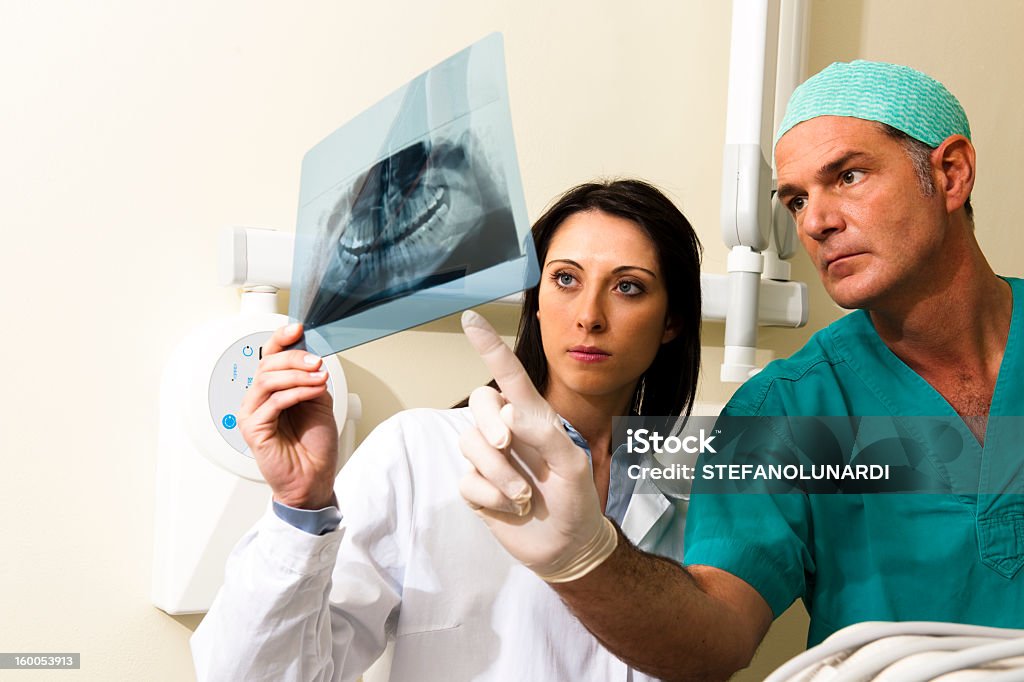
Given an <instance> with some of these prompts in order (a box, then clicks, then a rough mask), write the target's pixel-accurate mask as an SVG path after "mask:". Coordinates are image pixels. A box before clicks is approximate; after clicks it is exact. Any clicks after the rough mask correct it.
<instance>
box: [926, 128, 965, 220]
mask: <svg viewBox="0 0 1024 682" xmlns="http://www.w3.org/2000/svg"><path fill="white" fill-rule="evenodd" d="M974 162H975V153H974V145H972V144H971V141H970V140H968V139H967V138H966V137H964V136H963V135H950V136H949V137H947V138H946V139H945V140H943V141H942V144H940V145H939V146H938V147H936V148H935V151H933V152H932V165H933V167H935V170H936V171H938V172H939V188H940V189H941V190H942V191H943V194H944V196H945V197H946V212H947V213H954V212H956V211H957V210H959V209H960V208H962V207H963V205H964V204H965V203H966V202H967V200H968V199H969V198H970V196H971V191H972V190H973V189H974Z"/></svg>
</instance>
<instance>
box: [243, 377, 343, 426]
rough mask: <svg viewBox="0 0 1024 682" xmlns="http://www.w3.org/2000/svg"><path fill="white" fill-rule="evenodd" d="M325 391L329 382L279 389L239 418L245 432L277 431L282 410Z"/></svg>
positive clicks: (311, 398)
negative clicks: (284, 389)
mask: <svg viewBox="0 0 1024 682" xmlns="http://www.w3.org/2000/svg"><path fill="white" fill-rule="evenodd" d="M325 393H327V384H321V385H319V386H296V387H295V388H290V389H288V390H286V391H277V392H276V393H273V394H271V395H270V397H269V398H267V400H265V401H264V402H263V403H262V404H261V405H260V406H259V407H257V408H256V409H255V410H253V411H252V412H251V413H249V414H247V415H243V416H242V417H240V418H239V421H240V423H241V425H242V429H243V433H245V432H256V431H260V430H266V431H267V432H268V433H277V422H278V419H279V418H280V416H281V413H282V412H284V411H285V410H287V409H288V408H290V407H294V406H295V405H298V404H299V403H302V402H306V401H309V400H314V399H316V398H319V397H320V396H322V395H324V394H325ZM328 395H329V394H328Z"/></svg>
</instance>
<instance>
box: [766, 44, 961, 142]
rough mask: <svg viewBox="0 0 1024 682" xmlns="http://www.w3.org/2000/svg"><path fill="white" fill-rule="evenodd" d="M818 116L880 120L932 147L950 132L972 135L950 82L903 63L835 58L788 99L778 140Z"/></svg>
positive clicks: (777, 135)
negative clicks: (943, 82)
mask: <svg viewBox="0 0 1024 682" xmlns="http://www.w3.org/2000/svg"><path fill="white" fill-rule="evenodd" d="M818 116H852V117H854V118H862V119H864V120H867V121H879V122H881V123H886V124H888V125H890V126H892V127H893V128H895V129H896V130H902V131H903V132H904V133H906V134H907V135H910V136H911V137H913V138H914V139H916V140H920V141H921V142H924V143H925V144H926V145H928V146H929V147H938V146H939V145H940V144H942V141H943V140H945V139H946V138H947V137H949V136H950V135H963V136H964V137H966V138H967V139H970V138H971V126H970V124H969V123H967V115H966V114H965V113H964V109H963V107H961V106H960V102H958V101H957V99H956V97H954V96H953V95H952V93H950V92H949V90H947V89H946V86H944V85H943V84H942V83H940V82H938V81H937V80H935V79H934V78H931V77H930V76H926V75H925V74H923V73H921V72H920V71H918V70H916V69H912V68H910V67H909V66H900V65H899V64H886V63H884V62H866V61H861V60H858V61H855V62H849V63H847V62H835V63H833V64H831V65H830V66H828V67H826V68H825V69H823V70H822V71H820V72H818V73H817V74H815V75H814V76H811V77H810V78H808V79H807V80H806V81H804V82H803V83H802V84H801V85H800V86H799V87H798V88H797V89H796V90H794V91H793V95H792V97H790V98H789V106H787V107H786V115H785V116H784V117H783V119H782V124H781V125H780V126H779V132H778V133H777V134H776V135H775V144H778V143H779V139H780V138H781V137H782V136H783V135H785V134H786V132H787V131H788V130H789V129H790V128H792V127H793V126H795V125H797V124H798V123H803V122H804V121H807V120H810V119H812V118H816V117H818Z"/></svg>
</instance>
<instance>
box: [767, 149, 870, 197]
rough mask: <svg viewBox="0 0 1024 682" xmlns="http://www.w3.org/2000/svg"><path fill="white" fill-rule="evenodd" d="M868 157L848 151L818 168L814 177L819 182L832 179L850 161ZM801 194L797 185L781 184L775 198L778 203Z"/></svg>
mask: <svg viewBox="0 0 1024 682" xmlns="http://www.w3.org/2000/svg"><path fill="white" fill-rule="evenodd" d="M868 156H869V154H868V153H867V152H859V151H849V152H846V153H845V154H843V155H841V156H840V157H839V158H837V159H835V160H834V161H829V162H828V163H826V164H825V165H824V166H822V167H821V168H819V169H818V172H817V173H816V174H815V175H816V177H817V178H818V179H819V180H823V179H828V178H830V177H832V176H833V175H835V174H836V173H837V172H839V170H840V169H842V168H843V167H844V166H846V164H848V163H850V162H851V161H854V160H856V159H859V158H862V157H864V158H866V157H868ZM803 192H804V189H803V188H802V187H800V186H799V185H793V184H790V183H783V184H781V185H779V188H778V189H777V190H776V191H775V196H776V197H777V198H778V199H779V201H783V200H785V199H787V198H788V197H791V196H794V195H797V194H803Z"/></svg>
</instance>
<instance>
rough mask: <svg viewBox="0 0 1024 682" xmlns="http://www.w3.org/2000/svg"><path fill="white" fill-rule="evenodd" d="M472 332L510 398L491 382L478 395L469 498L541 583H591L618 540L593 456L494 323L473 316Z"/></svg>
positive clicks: (468, 450) (468, 451)
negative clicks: (586, 577)
mask: <svg viewBox="0 0 1024 682" xmlns="http://www.w3.org/2000/svg"><path fill="white" fill-rule="evenodd" d="M462 328H463V330H464V331H465V333H466V337H467V338H468V339H469V341H470V343H471V344H472V345H473V347H474V348H475V349H476V351H477V352H478V353H479V354H480V357H481V358H483V361H484V364H486V365H487V367H488V369H489V370H490V371H491V374H492V375H493V376H494V378H495V380H496V381H497V383H498V386H499V387H500V388H501V393H498V392H497V391H495V390H494V389H492V388H490V387H486V386H485V387H482V388H478V389H476V390H475V391H473V393H472V395H470V400H469V406H470V409H471V410H472V412H473V418H474V419H475V421H476V428H475V429H469V430H468V431H466V432H465V433H463V435H462V438H461V440H460V447H461V448H462V453H463V454H464V455H465V456H466V458H467V459H468V460H469V461H470V463H472V464H473V466H474V469H473V470H472V471H470V473H468V474H467V475H466V476H465V477H464V478H463V479H462V481H461V482H460V484H459V489H460V492H461V493H462V496H463V498H465V500H466V502H467V503H469V505H470V506H471V507H472V508H473V509H474V510H476V513H477V514H478V515H479V516H480V517H482V518H483V519H484V521H485V522H486V523H487V526H488V527H489V528H490V530H491V532H492V533H494V536H495V537H496V538H497V539H498V541H499V542H500V543H501V544H502V545H503V546H504V547H505V549H506V550H507V551H508V553H509V554H511V555H512V556H513V557H515V558H516V559H517V560H519V561H520V562H522V563H523V564H524V565H525V566H527V567H528V568H530V569H532V570H533V571H534V572H535V573H536V574H537V575H539V576H540V577H541V578H543V579H544V580H547V581H549V582H568V581H571V580H576V579H577V578H581V577H582V576H584V575H586V574H587V573H589V572H590V571H591V570H593V569H594V568H596V567H597V566H598V565H600V564H601V562H603V561H604V560H605V559H607V558H608V556H609V555H610V554H611V553H612V551H613V550H614V549H615V546H616V544H617V543H618V532H617V531H616V530H615V526H614V525H612V523H611V521H609V520H608V519H607V518H606V517H605V516H604V514H603V513H602V512H601V507H600V502H599V500H598V496H597V489H596V488H595V486H594V479H593V475H592V473H591V469H590V463H589V462H588V460H587V455H586V453H585V452H584V451H583V450H582V449H580V448H579V447H577V446H576V444H575V443H573V442H572V440H571V439H570V438H569V435H568V434H567V433H566V431H565V427H564V426H563V425H562V422H561V420H560V419H559V417H558V415H557V414H555V411H554V410H552V409H551V406H550V405H548V403H547V401H545V400H544V398H542V397H541V395H540V394H539V393H538V392H537V389H536V388H535V387H534V385H533V383H532V382H531V381H530V378H529V376H528V375H527V374H526V370H525V369H523V366H522V364H521V363H520V362H519V359H518V358H517V357H516V356H515V354H513V352H512V350H511V349H510V348H509V347H508V346H506V345H505V343H504V342H503V341H502V340H501V338H500V337H499V336H498V334H497V333H496V332H495V331H494V329H493V328H492V327H491V325H490V324H488V323H487V321H486V320H484V318H483V317H481V316H480V315H477V314H476V313H474V312H472V311H466V312H465V313H463V315H462Z"/></svg>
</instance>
